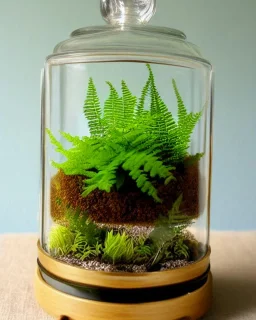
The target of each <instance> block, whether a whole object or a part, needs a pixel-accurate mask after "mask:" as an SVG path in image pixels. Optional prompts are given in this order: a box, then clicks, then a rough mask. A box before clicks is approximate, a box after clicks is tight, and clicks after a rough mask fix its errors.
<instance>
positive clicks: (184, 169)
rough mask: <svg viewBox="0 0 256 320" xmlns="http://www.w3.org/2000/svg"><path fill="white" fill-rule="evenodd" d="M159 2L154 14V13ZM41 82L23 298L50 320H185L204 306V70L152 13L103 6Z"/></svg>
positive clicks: (190, 48) (150, 4) (207, 278)
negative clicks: (33, 231)
mask: <svg viewBox="0 0 256 320" xmlns="http://www.w3.org/2000/svg"><path fill="white" fill-rule="evenodd" d="M160 5H161V2H159V6H160ZM100 10H101V14H102V17H103V18H104V20H105V21H106V22H107V24H106V25H103V26H96V27H86V28H82V29H79V30H75V31H73V32H72V34H71V37H70V38H69V39H68V40H66V41H63V42H61V43H59V44H58V45H57V46H56V47H55V49H54V51H53V54H51V55H50V56H48V57H47V59H46V64H45V68H44V70H43V72H42V141H41V142H42V177H41V184H42V189H41V190H42V191H41V208H40V215H41V229H40V239H39V242H38V268H37V272H36V278H35V291H36V296H37V299H38V301H39V303H40V305H41V306H42V307H43V308H44V309H45V310H46V311H47V312H48V313H49V314H51V315H52V316H54V317H55V318H56V319H70V320H71V319H72V320H82V319H87V320H100V319H118V320H120V319H124V320H126V319H129V320H143V319H147V320H153V319H154V320H155V319H156V318H157V319H159V320H181V319H187V320H189V319H190V320H194V319H198V318H200V317H202V316H203V315H204V314H205V313H206V312H207V311H208V309H209V307H210V304H211V273H210V271H209V260H210V248H209V219H210V182H211V150H212V147H211V127H212V123H211V108H212V66H211V64H210V63H209V61H207V60H206V59H205V58H204V57H203V56H202V55H201V53H200V51H199V48H198V47H197V46H196V45H194V44H192V43H190V42H188V41H187V40H186V35H185V34H184V33H183V32H181V31H179V30H175V29H169V28H163V27H154V26H150V25H148V24H147V23H148V21H149V20H150V19H151V17H152V16H153V15H154V14H155V11H156V0H101V1H100Z"/></svg>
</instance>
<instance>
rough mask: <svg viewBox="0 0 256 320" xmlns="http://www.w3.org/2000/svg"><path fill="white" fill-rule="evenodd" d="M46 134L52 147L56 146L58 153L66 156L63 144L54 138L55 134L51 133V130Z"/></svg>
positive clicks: (47, 130)
mask: <svg viewBox="0 0 256 320" xmlns="http://www.w3.org/2000/svg"><path fill="white" fill-rule="evenodd" d="M46 133H47V134H48V136H49V138H50V142H51V144H52V145H54V146H55V150H56V152H59V153H61V154H63V155H65V151H66V150H65V149H64V147H63V146H62V144H61V143H60V142H59V141H58V140H57V139H56V138H55V137H54V135H53V133H52V132H51V130H50V129H46Z"/></svg>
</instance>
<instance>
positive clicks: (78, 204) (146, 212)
mask: <svg viewBox="0 0 256 320" xmlns="http://www.w3.org/2000/svg"><path fill="white" fill-rule="evenodd" d="M174 174H175V177H176V181H171V182H170V183H169V184H168V185H167V186H165V185H164V184H158V185H157V184H156V185H155V187H156V188H157V189H158V195H159V197H160V198H161V199H162V200H163V202H162V203H156V202H155V201H154V199H153V198H151V197H149V196H148V195H146V194H144V193H142V192H141V191H140V190H138V189H137V188H136V186H135V185H134V184H133V182H131V183H130V185H129V186H128V187H127V188H126V189H125V190H119V191H118V192H117V191H113V192H110V193H107V192H105V191H100V190H95V191H93V192H91V193H90V194H89V195H88V196H87V197H82V195H81V194H82V191H83V185H84V183H83V180H84V179H85V177H83V176H67V175H65V174H64V173H63V171H59V172H58V173H57V174H56V175H55V176H54V177H53V178H52V181H51V215H52V217H53V219H54V220H55V221H58V220H60V219H62V218H63V215H64V213H65V208H66V207H67V206H70V207H72V208H74V209H76V208H79V209H81V210H82V211H87V212H88V214H89V216H90V218H91V219H92V220H93V221H95V222H99V223H115V224H118V223H131V224H138V223H142V224H152V223H153V222H155V220H156V219H157V218H158V217H159V215H167V213H168V211H169V210H170V209H171V208H172V205H173V203H174V202H175V200H177V198H178V197H179V196H180V195H181V194H183V202H182V205H181V209H182V210H183V211H184V212H186V214H187V215H190V216H197V215H198V211H199V209H198V206H199V204H198V202H199V191H198V184H199V169H198V163H197V164H195V165H193V166H190V167H188V168H186V169H184V168H183V170H180V171H179V172H176V173H174Z"/></svg>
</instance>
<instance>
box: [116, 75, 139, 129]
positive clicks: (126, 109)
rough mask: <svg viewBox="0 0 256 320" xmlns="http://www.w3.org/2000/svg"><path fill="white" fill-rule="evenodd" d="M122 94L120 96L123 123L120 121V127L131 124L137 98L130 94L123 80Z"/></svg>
mask: <svg viewBox="0 0 256 320" xmlns="http://www.w3.org/2000/svg"><path fill="white" fill-rule="evenodd" d="M122 94H123V96H122V98H121V104H122V113H123V120H122V122H123V123H122V124H121V123H120V125H122V127H123V128H125V127H128V126H130V125H132V124H133V121H134V111H135V106H136V102H137V98H136V97H135V96H133V95H132V93H131V91H130V90H129V88H128V87H127V84H126V83H125V81H122Z"/></svg>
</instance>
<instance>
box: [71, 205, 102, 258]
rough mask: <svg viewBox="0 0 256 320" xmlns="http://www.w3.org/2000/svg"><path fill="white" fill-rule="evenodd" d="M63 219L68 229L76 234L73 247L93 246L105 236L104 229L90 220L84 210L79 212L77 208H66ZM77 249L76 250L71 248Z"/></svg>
mask: <svg viewBox="0 0 256 320" xmlns="http://www.w3.org/2000/svg"><path fill="white" fill-rule="evenodd" d="M65 219H66V222H67V226H68V229H69V230H70V231H71V232H73V233H75V234H76V237H75V242H74V246H73V249H75V247H77V249H80V248H81V247H80V245H82V246H83V245H85V244H86V245H89V246H92V247H93V246H95V245H97V243H98V242H99V241H102V239H104V238H105V230H104V229H103V228H99V227H98V226H97V225H96V224H95V223H94V222H92V221H91V220H90V219H89V217H88V215H87V214H86V212H81V211H80V210H79V209H76V210H74V209H71V208H68V209H67V210H66V215H65ZM72 251H74V252H75V251H77V250H72Z"/></svg>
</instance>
